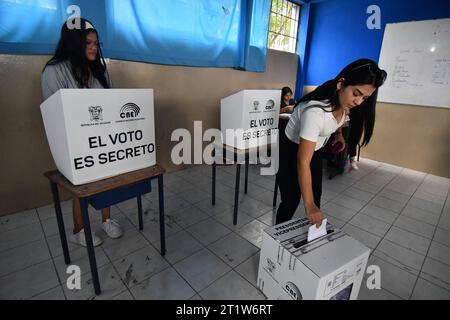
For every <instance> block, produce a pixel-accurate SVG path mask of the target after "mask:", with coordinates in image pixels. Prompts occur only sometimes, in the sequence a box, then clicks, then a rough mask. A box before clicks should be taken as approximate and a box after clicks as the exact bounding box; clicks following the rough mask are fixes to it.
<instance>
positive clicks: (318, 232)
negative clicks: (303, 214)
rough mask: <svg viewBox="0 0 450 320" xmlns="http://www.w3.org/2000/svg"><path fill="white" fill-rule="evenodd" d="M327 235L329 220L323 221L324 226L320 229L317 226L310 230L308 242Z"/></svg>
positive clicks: (311, 227)
mask: <svg viewBox="0 0 450 320" xmlns="http://www.w3.org/2000/svg"><path fill="white" fill-rule="evenodd" d="M326 234H327V219H323V220H322V224H321V226H320V227H319V228H317V227H316V225H315V224H314V225H312V226H310V227H309V230H308V242H310V241H313V240H314V239H317V238H319V237H322V236H324V235H326Z"/></svg>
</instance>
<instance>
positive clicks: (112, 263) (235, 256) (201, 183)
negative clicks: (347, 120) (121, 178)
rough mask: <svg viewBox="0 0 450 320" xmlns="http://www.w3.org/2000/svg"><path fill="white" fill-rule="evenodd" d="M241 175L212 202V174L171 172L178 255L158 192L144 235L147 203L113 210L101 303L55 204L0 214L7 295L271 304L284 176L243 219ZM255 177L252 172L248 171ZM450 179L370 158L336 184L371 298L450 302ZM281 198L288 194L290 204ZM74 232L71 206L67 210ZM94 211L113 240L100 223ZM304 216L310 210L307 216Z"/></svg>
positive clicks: (168, 197)
mask: <svg viewBox="0 0 450 320" xmlns="http://www.w3.org/2000/svg"><path fill="white" fill-rule="evenodd" d="M234 174H235V167H234V166H226V167H219V168H218V173H217V200H216V205H215V206H214V207H212V206H211V198H210V197H211V195H210V192H211V189H210V188H211V178H210V177H211V167H208V166H197V167H193V168H190V169H187V170H183V171H179V172H175V173H171V174H167V175H165V207H166V247H167V253H166V255H165V257H161V256H160V254H159V240H160V239H159V222H158V210H157V208H158V203H157V199H158V197H157V188H156V184H155V189H154V191H153V192H152V193H149V194H147V195H145V199H144V201H143V207H144V210H145V216H144V230H143V231H142V232H139V231H138V229H137V227H136V226H137V225H138V220H137V203H136V201H135V200H131V201H126V202H124V203H121V204H119V205H117V206H114V207H113V211H112V212H113V213H112V215H113V218H115V219H117V220H119V221H120V223H121V225H122V226H123V227H124V229H125V235H124V237H122V238H121V239H118V240H112V239H105V241H104V243H103V244H102V246H100V247H98V248H96V258H97V264H98V267H99V277H100V282H101V286H102V294H101V295H100V296H95V295H94V293H93V286H92V281H91V275H90V269H89V261H88V257H87V252H86V249H85V248H82V247H78V246H76V245H73V244H69V250H70V252H71V258H72V264H76V265H79V266H80V267H81V270H82V289H81V290H79V291H71V290H68V289H67V286H66V280H67V277H68V276H69V275H68V274H66V266H65V264H64V260H63V257H62V250H61V245H60V240H59V235H58V229H57V226H56V218H55V214H54V210H53V206H52V205H48V206H45V207H41V208H36V209H32V210H27V211H24V212H20V213H16V214H13V215H8V216H3V217H0V299H94V298H95V299H265V297H264V295H263V294H262V293H261V292H260V291H259V290H258V289H257V286H256V277H257V269H258V264H259V246H260V245H261V230H263V229H264V228H266V227H267V226H270V225H272V224H273V219H274V211H273V208H272V196H273V186H274V177H273V176H260V175H259V168H258V167H257V166H251V167H250V170H249V190H248V191H249V192H248V194H247V195H244V194H243V184H241V194H240V207H239V220H238V224H237V225H236V226H234V225H233V223H232V215H233V211H232V205H233V197H234V189H233V188H234V181H235V176H234ZM241 176H242V183H243V181H244V174H243V170H242V172H241ZM449 189H450V179H446V178H441V177H437V176H433V175H429V174H425V173H422V172H417V171H413V170H409V169H404V168H400V167H397V166H392V165H388V164H384V163H379V162H375V161H371V160H366V159H362V160H361V162H360V170H359V171H353V172H351V173H347V174H345V175H343V176H338V177H335V178H334V179H333V180H327V179H326V178H324V190H323V197H322V201H323V202H322V209H323V211H324V212H325V214H326V216H327V217H328V218H329V220H330V222H331V223H332V224H334V225H335V226H337V227H340V228H343V230H344V231H345V232H347V233H348V234H350V235H351V236H352V237H354V238H355V239H357V240H359V241H361V242H362V243H364V244H365V245H367V246H368V247H370V248H371V256H370V260H369V265H371V264H376V265H378V266H379V267H380V268H381V276H382V278H381V283H382V289H381V290H368V289H367V288H366V286H365V285H363V286H362V289H361V291H360V295H359V298H360V299H450V200H449V196H448V194H449ZM278 199H279V198H278ZM62 208H63V213H64V219H65V224H66V225H65V226H66V231H67V232H68V234H70V232H71V228H72V221H71V203H70V201H67V202H64V203H63V204H62ZM90 211H91V215H90V216H91V220H92V223H93V228H94V230H95V231H96V232H97V234H98V235H100V236H101V237H103V238H104V237H105V235H104V234H103V233H102V232H101V230H100V227H99V223H100V215H99V214H98V213H96V212H95V210H90ZM302 215H304V210H303V208H302V206H300V207H299V209H298V210H297V213H296V216H302Z"/></svg>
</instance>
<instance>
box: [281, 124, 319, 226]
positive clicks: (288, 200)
mask: <svg viewBox="0 0 450 320" xmlns="http://www.w3.org/2000/svg"><path fill="white" fill-rule="evenodd" d="M280 133H281V134H280V153H279V154H280V162H279V163H280V166H279V169H278V173H277V179H278V185H279V187H280V193H281V203H280V206H279V207H278V211H277V218H276V223H275V224H279V223H282V222H285V221H288V220H291V219H292V216H293V215H294V213H295V210H297V207H298V204H299V203H300V198H301V193H300V186H299V182H298V174H297V151H298V144H297V143H294V142H292V141H291V140H289V138H288V137H286V134H285V133H284V130H283V131H280ZM310 168H311V180H312V181H311V182H312V189H313V190H312V191H313V195H314V203H315V204H316V206H317V207H318V208H320V197H321V195H322V149H319V150H317V151H316V152H314V155H313V157H312V159H311V165H310Z"/></svg>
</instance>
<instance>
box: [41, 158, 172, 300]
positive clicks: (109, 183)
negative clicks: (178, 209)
mask: <svg viewBox="0 0 450 320" xmlns="http://www.w3.org/2000/svg"><path fill="white" fill-rule="evenodd" d="M164 172H165V169H164V168H162V167H160V166H159V165H154V166H151V167H148V168H144V169H141V170H136V171H132V172H128V173H124V174H121V175H118V176H114V177H111V178H107V179H103V180H100V181H96V182H92V183H87V184H82V185H77V186H75V185H73V184H72V183H71V182H70V181H69V180H67V179H66V178H65V177H64V176H63V175H62V174H61V173H60V172H59V171H58V170H54V171H49V172H46V173H44V176H45V177H46V178H47V179H49V181H50V188H51V191H52V195H53V202H54V206H55V213H56V219H57V223H58V229H59V236H60V239H61V246H62V249H63V254H64V262H65V263H66V265H68V264H70V255H69V249H68V245H67V238H66V233H65V227H64V221H63V215H62V212H61V204H60V198H59V192H58V187H61V188H63V189H64V190H66V191H67V192H68V193H70V194H71V195H72V196H73V197H74V198H75V199H78V200H79V202H80V207H81V214H82V218H83V224H84V231H85V237H86V245H87V252H88V257H89V264H90V268H91V273H92V280H93V283H94V291H95V294H97V295H98V294H100V293H101V289H100V283H99V279H98V271H97V262H96V259H95V252H94V246H93V243H92V234H91V224H90V221H89V214H88V205H89V204H91V205H92V206H93V207H94V208H96V209H97V210H98V209H102V208H107V207H110V206H112V205H114V204H116V203H119V202H122V201H125V200H128V199H131V198H134V197H136V198H137V204H138V219H139V230H142V229H143V227H144V226H143V217H142V198H141V197H142V194H144V193H147V192H149V191H151V180H152V179H156V178H157V179H158V191H159V224H160V238H161V255H165V252H166V247H165V228H164V187H163V183H164V182H163V174H164ZM145 186H147V188H146V187H145ZM118 241H120V239H119V240H118Z"/></svg>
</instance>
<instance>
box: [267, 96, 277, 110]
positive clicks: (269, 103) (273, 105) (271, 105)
mask: <svg viewBox="0 0 450 320" xmlns="http://www.w3.org/2000/svg"><path fill="white" fill-rule="evenodd" d="M274 107H275V101H273V100H272V99H270V100H269V101H267V102H266V110H272V109H273V108H274Z"/></svg>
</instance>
